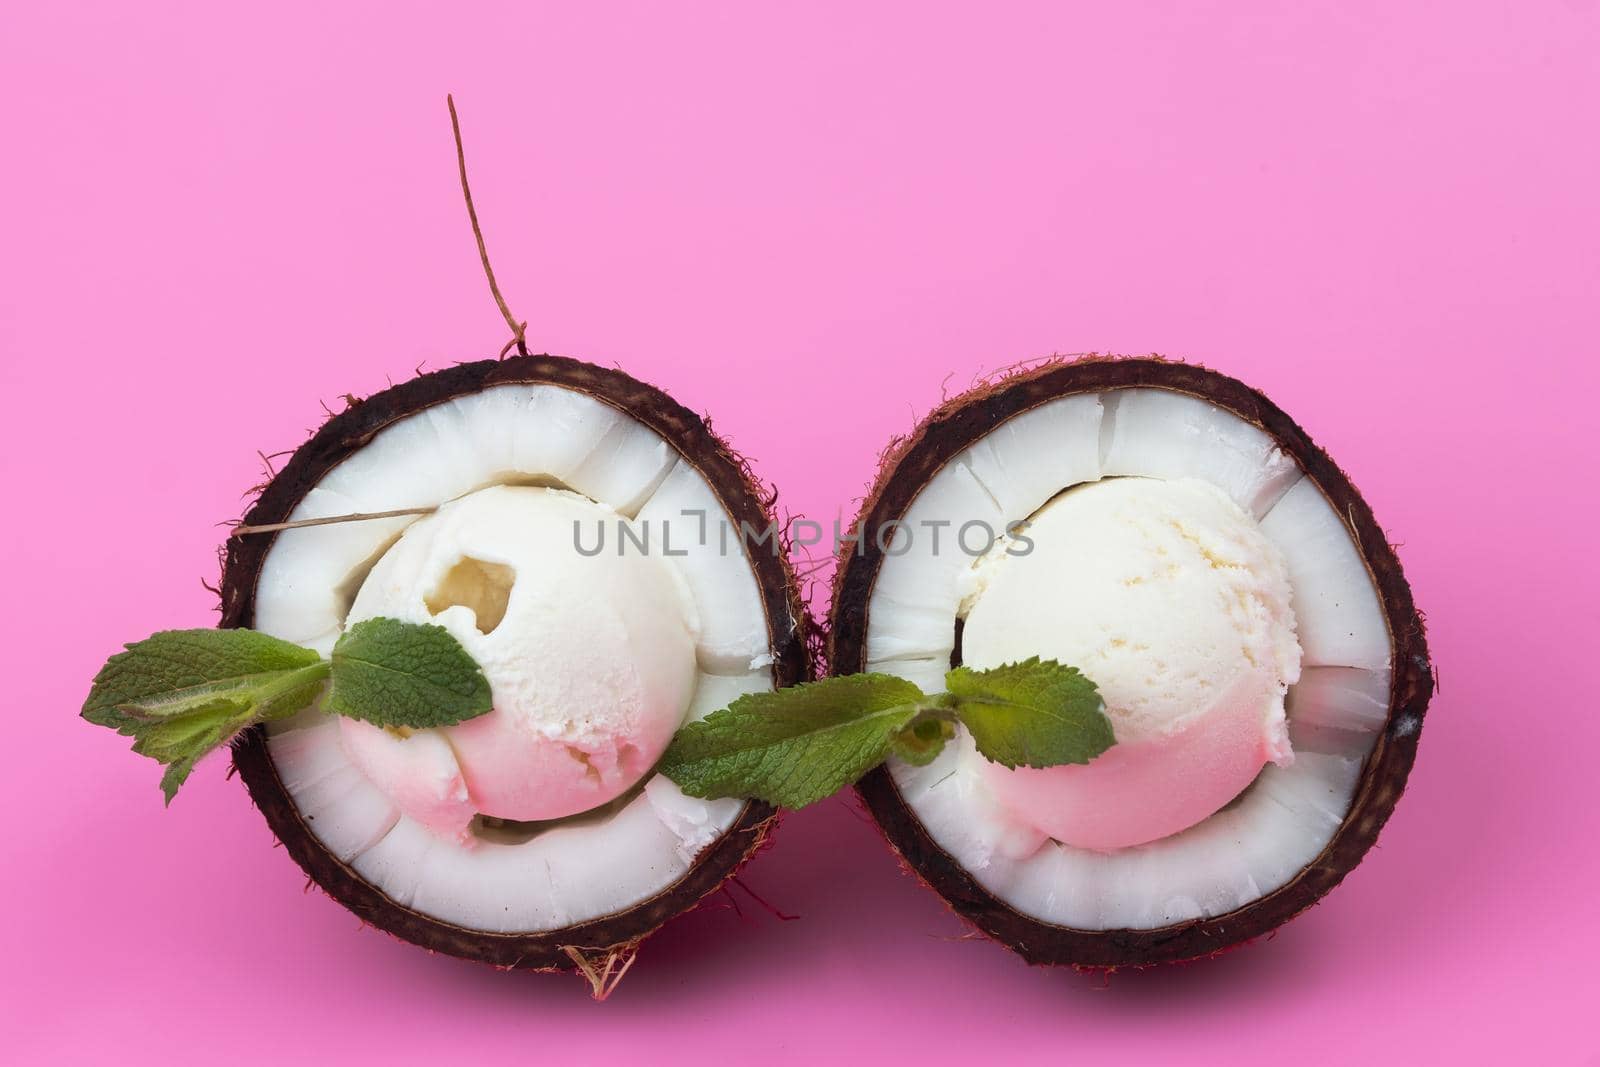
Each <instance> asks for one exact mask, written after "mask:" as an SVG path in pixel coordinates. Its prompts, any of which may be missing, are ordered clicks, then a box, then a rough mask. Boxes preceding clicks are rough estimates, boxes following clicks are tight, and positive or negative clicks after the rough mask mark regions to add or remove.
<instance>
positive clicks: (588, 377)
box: [218, 355, 810, 970]
mask: <svg viewBox="0 0 1600 1067" xmlns="http://www.w3.org/2000/svg"><path fill="white" fill-rule="evenodd" d="M518 384H539V385H555V386H561V387H565V388H569V389H573V390H575V391H578V392H582V393H585V394H586V395H588V396H591V397H592V398H594V399H596V400H598V401H601V402H602V403H605V404H607V405H609V406H611V407H613V408H615V409H617V410H619V411H621V412H622V413H624V414H626V415H628V416H630V417H631V418H634V419H636V420H638V421H639V422H640V423H642V424H644V425H645V426H647V427H649V428H650V429H652V430H654V431H655V432H656V433H658V434H660V435H661V436H662V438H664V439H665V440H666V441H667V442H668V443H669V444H671V445H672V446H673V448H674V449H675V450H676V451H677V452H678V454H679V456H680V457H681V458H682V459H683V460H684V461H686V462H688V463H690V464H691V465H693V466H694V467H695V469H696V470H698V471H699V472H700V474H701V475H702V476H703V477H705V479H706V481H707V483H708V484H709V485H710V486H711V488H712V491H713V492H714V493H715V494H716V496H717V498H718V501H719V502H720V503H721V504H722V506H723V507H724V509H725V510H726V511H727V512H728V514H729V515H730V516H731V518H732V519H733V521H734V522H735V523H738V522H741V521H748V522H750V523H751V524H752V525H753V526H754V527H756V528H761V527H762V526H764V525H765V524H766V523H768V522H775V521H776V517H775V514H774V504H775V502H776V493H775V492H773V491H771V490H769V489H767V488H766V487H765V486H763V484H762V483H761V482H760V480H759V479H757V478H756V476H755V475H754V473H753V472H752V470H751V469H750V466H749V464H748V462H747V461H746V460H745V459H744V458H743V457H741V456H740V455H738V454H737V453H736V452H734V451H733V450H732V449H731V448H729V447H728V445H727V444H726V443H725V442H724V441H723V440H722V439H721V438H720V437H718V436H717V435H716V433H715V432H713V431H712V429H711V428H710V426H709V425H708V424H707V422H706V420H704V419H703V418H702V417H701V416H699V415H697V414H695V413H694V412H693V411H691V410H689V409H688V408H686V407H684V406H683V405H681V404H679V403H678V402H677V401H675V400H673V399H672V398H671V397H670V396H668V395H667V394H666V393H665V392H664V391H662V390H660V389H658V388H656V387H655V386H652V385H649V384H647V383H644V382H641V381H639V380H638V379H636V378H633V377H631V376H630V375H628V374H626V373H625V372H623V371H621V370H619V369H614V368H609V367H601V366H597V365H595V364H591V363H586V362H583V361H581V360H576V359H571V358H567V357H562V356H551V355H529V356H521V355H518V356H511V357H508V358H505V359H501V360H480V361H476V362H471V363H459V364H455V365H454V366H451V367H447V368H443V369H441V370H436V371H432V372H428V373H423V374H418V375H417V376H416V377H414V378H411V379H409V380H408V381H405V382H402V383H400V384H398V385H391V386H390V387H389V388H387V389H384V390H383V391H381V392H378V393H375V394H373V395H372V396H370V397H367V398H366V399H365V400H353V399H352V400H351V402H350V404H349V406H348V407H346V408H345V410H343V411H341V412H339V413H338V414H336V415H333V416H332V417H331V418H329V419H328V420H327V422H325V423H324V424H323V425H322V427H321V428H320V429H318V430H317V431H316V432H315V433H314V434H313V435H312V437H311V438H310V439H309V440H307V441H306V442H305V443H304V444H302V445H301V446H300V447H299V448H297V449H296V450H295V451H294V453H293V455H292V456H291V457H290V458H289V460H288V462H287V463H285V464H284V466H283V468H282V469H281V470H280V471H278V472H277V473H276V474H275V475H274V476H273V477H272V478H271V480H269V481H268V482H267V483H266V484H265V485H264V486H262V487H260V492H259V495H258V496H257V498H256V500H255V502H254V504H253V506H252V507H251V508H250V509H249V511H248V512H247V513H246V515H245V516H244V522H245V523H246V524H250V525H261V524H269V523H275V522H281V521H284V520H285V519H287V517H288V516H289V515H290V514H291V513H292V512H293V511H294V509H295V507H296V506H297V505H298V504H299V503H300V501H301V500H302V499H303V498H304V497H305V495H306V494H307V493H308V492H310V490H311V489H312V488H314V487H315V486H316V485H317V484H318V483H319V482H320V481H321V480H322V478H323V477H324V476H325V475H326V474H327V473H328V472H329V471H330V470H331V469H332V468H333V467H334V466H335V465H336V464H338V463H339V462H341V461H343V460H344V459H346V458H348V457H349V456H350V455H352V454H354V453H355V452H356V451H358V450H359V449H361V448H362V447H364V446H365V445H367V444H368V443H370V442H371V440H372V439H373V437H375V436H376V435H377V434H378V433H379V432H381V431H382V430H383V429H385V428H386V427H388V426H390V425H392V424H393V423H395V422H397V421H399V420H400V419H403V418H406V417H408V416H411V415H415V414H418V413H419V412H421V411H423V410H425V409H427V408H430V407H434V406H436V405H438V404H443V403H447V402H448V401H450V400H452V399H455V398H456V397H460V396H465V395H469V394H472V393H476V392H480V391H482V390H485V389H489V388H492V387H495V386H500V385H518ZM277 536H278V535H277V534H276V533H270V534H254V535H249V536H238V535H235V536H233V537H231V538H229V540H228V542H227V544H226V545H225V546H224V549H223V571H222V581H221V583H220V586H219V591H220V599H221V603H222V617H221V620H220V621H219V623H218V626H219V627H222V628H229V627H238V626H247V625H249V624H250V622H251V621H252V620H253V612H254V601H255V588H256V583H257V581H258V579H259V577H260V572H261V567H262V564H263V563H264V562H265V560H266V557H267V554H268V552H270V551H271V548H272V545H273V544H274V543H275V542H276V540H277ZM770 543H771V544H772V545H773V546H774V548H773V551H771V552H751V553H749V555H748V558H749V559H750V562H751V564H752V569H753V570H754V571H755V574H756V580H757V587H758V588H759V589H760V591H761V595H762V607H763V609H764V613H765V616H766V620H767V636H768V641H769V647H770V649H771V650H772V656H773V662H772V665H771V669H772V676H773V683H774V685H775V686H778V687H780V688H781V687H784V686H788V685H792V684H794V683H796V682H799V681H803V680H805V679H806V678H807V677H808V676H809V671H810V655H809V644H808V636H807V627H808V624H809V616H808V615H807V613H806V612H805V611H804V609H803V606H802V602H801V599H800V590H799V584H798V582H797V580H796V578H795V575H794V573H793V570H792V567H791V564H790V561H789V556H788V552H787V551H785V550H783V548H782V547H781V545H780V541H779V539H777V538H775V539H773V540H772V541H771V542H770ZM785 620H787V621H788V624H789V625H788V628H787V630H785V628H784V626H783V623H784V621H785ZM232 755H233V765H234V768H235V769H236V770H237V771H238V773H239V776H240V778H241V779H243V781H244V783H245V786H246V788H247V789H248V790H249V793H250V797H251V799H252V801H253V802H254V803H255V805H256V807H257V808H258V809H260V811H261V813H262V815H263V816H264V817H265V818H266V820H267V824H268V826H269V827H270V828H271V830H272V833H273V835H274V836H275V837H276V838H277V840H278V841H280V842H281V843H282V844H283V846H284V848H285V850H286V851H287V852H288V853H289V854H290V856H291V857H293V858H294V860H295V862H296V863H297V864H299V866H300V867H301V869H302V870H304V871H305V873H306V875H307V876H308V877H309V878H310V879H311V880H312V881H313V882H315V883H316V884H317V885H318V886H320V887H321V888H322V889H323V890H324V891H325V892H326V893H328V895H329V896H331V897H333V898H334V899H335V900H336V901H338V902H339V903H340V904H342V905H343V906H344V907H345V908H347V909H348V910H349V911H351V912H352V913H353V914H355V915H356V916H357V917H358V918H360V919H361V920H362V921H363V922H364V923H366V924H368V925H371V926H374V927H376V928H378V929H380V930H383V931H384V932H386V933H389V934H391V935H393V936H395V937H398V938H400V939H402V940H404V941H408V942H410V943H412V944H415V945H417V946H419V947H422V948H425V949H428V950H430V951H434V952H442V953H445V954H447V955H451V956H457V957H461V958H464V959H470V960H476V961H479V962H484V963H488V964H491V965H493V966H496V967H500V968H504V969H518V970H575V969H577V965H576V962H575V961H574V960H573V959H572V957H571V955H569V952H568V950H569V949H576V950H578V951H580V952H581V953H583V954H584V955H585V956H586V957H593V956H603V955H606V954H610V953H618V952H632V951H633V950H634V949H635V948H636V947H637V945H638V943H639V942H640V941H642V940H643V939H644V938H645V937H647V936H648V935H649V934H651V933H653V932H654V931H655V930H657V929H658V928H659V927H661V926H662V925H663V924H664V923H666V922H667V921H669V920H671V919H673V918H675V917H676V916H678V915H680V914H682V913H684V912H686V911H688V910H690V909H691V908H693V907H694V906H695V905H696V904H697V903H698V902H699V901H700V899H701V898H703V897H705V896H707V895H708V894H710V893H713V892H715V891H716V890H717V889H718V888H719V887H721V886H722V884H723V883H724V882H725V881H727V879H729V878H731V877H732V876H733V874H734V872H735V871H737V870H738V868H739V867H740V866H741V865H742V864H743V863H744V862H745V861H746V860H747V859H749V858H750V857H751V856H752V855H753V854H754V853H755V852H756V851H758V850H759V849H760V847H761V846H762V844H763V843H764V842H765V840H766V839H767V835H768V834H769V833H770V832H771V830H772V829H773V826H774V824H775V821H776V818H777V811H776V809H774V808H773V807H771V806H770V805H767V804H764V803H761V802H759V801H749V802H747V803H746V804H745V806H744V807H743V809H742V810H741V811H740V813H739V816H738V818H737V819H735V821H734V822H733V824H732V825H731V826H730V827H729V829H728V830H726V831H725V832H724V833H723V834H722V835H720V836H719V837H718V838H717V839H716V841H714V842H713V843H712V844H711V845H710V846H708V847H707V848H705V849H704V850H702V851H701V852H700V854H699V855H698V856H696V857H695V859H694V861H693V862H692V863H691V865H690V867H689V869H688V871H686V872H685V873H684V875H682V876H681V877H680V878H679V879H677V880H676V881H674V882H673V883H671V884H670V885H668V886H666V887H664V888H663V889H661V890H660V891H658V892H657V893H656V894H654V895H652V896H651V897H648V898H646V899H645V900H643V901H640V902H639V903H637V904H635V905H633V906H631V907H629V908H625V909H623V910H621V911H618V912H614V913H611V914H609V915H604V916H600V917H598V918H595V919H592V920H588V921H585V922H583V923H577V924H574V925H572V926H567V927H562V928H558V929H555V930H548V931H541V932H532V933H494V932H491V931H484V930H476V929H473V928H470V927H465V926H460V925H458V924H454V923H449V922H446V921H444V920H441V919H437V918H434V917H432V916H429V915H426V914H423V913H422V912H419V911H416V910H414V909H412V908H410V907H407V906H405V905H403V904H400V903H399V902H398V901H395V900H394V899H393V898H391V897H389V896H388V895H387V894H385V893H384V892H383V891H382V890H381V889H380V888H378V887H377V886H376V885H374V884H373V883H372V882H370V881H368V880H367V879H365V878H364V877H362V876H361V875H360V873H359V872H357V871H356V870H355V869H354V868H353V867H351V866H349V865H348V864H346V863H344V862H343V861H341V860H340V859H339V858H338V857H337V856H335V855H334V854H333V853H332V852H330V851H329V850H328V849H327V848H326V847H325V846H324V845H323V844H322V843H321V841H320V840H318V839H317V837H316V835H315V834H314V833H313V832H312V831H311V830H310V828H309V827H308V826H307V825H306V823H305V820H304V819H303V818H302V817H301V814H300V811H299V808H298V807H297V806H296V805H295V803H294V800H293V799H292V798H291V797H290V796H289V793H288V791H287V789H285V787H284V785H283V782H282V780H281V779H280V778H279V776H278V773H277V770H276V768H275V766H274V764H273V762H272V757H271V754H270V753H269V751H268V749H267V744H266V733H265V730H264V729H263V728H262V727H260V726H257V727H255V728H253V729H251V730H248V731H246V732H245V733H244V734H242V735H241V736H240V737H239V738H238V739H237V740H236V741H235V742H234V745H233V753H232Z"/></svg>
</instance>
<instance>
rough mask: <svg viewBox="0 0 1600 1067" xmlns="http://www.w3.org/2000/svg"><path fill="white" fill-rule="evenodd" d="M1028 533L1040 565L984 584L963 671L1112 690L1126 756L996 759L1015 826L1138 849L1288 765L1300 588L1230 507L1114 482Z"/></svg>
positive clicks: (1044, 513)
mask: <svg viewBox="0 0 1600 1067" xmlns="http://www.w3.org/2000/svg"><path fill="white" fill-rule="evenodd" d="M1025 532H1026V535H1027V537H1028V538H1029V539H1030V540H1031V541H1032V543H1033V548H1032V551H1031V552H1029V553H1028V554H1026V555H1014V554H1009V553H1007V552H1005V551H1004V550H1003V548H1002V550H997V551H996V552H994V553H991V555H990V556H989V557H986V558H985V559H984V560H983V561H980V563H979V564H978V565H977V566H976V567H975V568H974V572H973V581H974V588H973V591H972V592H971V593H970V594H969V596H968V597H967V601H966V603H967V605H968V610H967V617H966V624H965V628H964V630H963V637H962V658H963V661H964V662H965V663H966V664H967V665H969V666H972V667H975V668H984V667H993V666H998V665H1000V664H1002V663H1007V662H1014V661H1017V660H1021V659H1026V658H1027V657H1029V656H1034V655H1037V656H1041V657H1043V658H1046V659H1055V660H1058V661H1060V662H1062V663H1066V664H1070V665H1072V666H1075V667H1077V668H1078V669H1080V670H1082V671H1083V672H1084V674H1086V675H1088V676H1089V678H1091V679H1092V680H1093V681H1094V682H1095V683H1096V684H1097V685H1098V686H1099V688H1100V694H1101V696H1102V697H1103V698H1104V699H1105V702H1106V714H1107V715H1108V716H1109V717H1110V719H1111V723H1112V728H1113V731H1114V732H1115V734H1116V738H1117V744H1116V745H1115V746H1113V747H1112V748H1111V749H1110V750H1108V751H1107V752H1106V753H1104V754H1103V755H1101V756H1100V757H1099V758H1098V759H1096V760H1094V761H1093V762H1091V763H1089V764H1087V765H1078V766H1064V767H1051V768H1047V769H1042V770H1035V769H1028V768H1020V769H1017V770H1007V769H1006V768H1004V767H1001V766H999V765H997V764H992V763H988V762H987V761H984V763H983V767H982V773H983V775H984V777H985V780H986V781H987V783H988V785H989V787H990V788H991V789H992V790H993V792H994V794H995V796H996V798H997V799H998V800H999V801H1000V803H1001V804H1002V805H1004V806H1005V807H1007V808H1008V809H1010V810H1011V811H1012V813H1013V814H1014V815H1016V816H1017V817H1018V819H1019V820H1021V821H1023V822H1025V823H1027V824H1029V825H1032V826H1033V827H1035V828H1036V829H1038V830H1040V831H1041V832H1043V833H1045V834H1047V835H1049V836H1050V837H1052V838H1055V839H1056V840H1058V841H1061V842H1064V843H1066V844H1069V845H1074V846H1077V847H1081V848H1091V849H1114V848H1122V847H1126V846H1130V845H1137V844H1142V843H1144V842H1147V841H1153V840H1156V839H1157V838H1161V837H1165V836H1167V835H1169V834H1173V833H1177V832H1178V831H1180V830H1184V829H1186V828H1188V827H1190V826H1193V825H1194V824H1196V823H1198V822H1200V821H1202V820H1204V819H1205V818H1207V817H1208V816H1210V815H1212V814H1213V813H1214V812H1216V811H1217V810H1218V809H1219V808H1221V807H1222V806H1223V805H1225V804H1227V803H1228V801H1230V800H1232V799H1233V798H1234V797H1235V796H1237V795H1238V794H1239V793H1240V792H1241V791H1243V790H1244V788H1245V787H1246V786H1248V785H1249V784H1250V782H1251V781H1252V780H1253V779H1254V778H1255V776H1256V775H1257V774H1258V773H1259V772H1260V770H1261V768H1262V767H1263V766H1264V765H1265V764H1266V763H1267V762H1269V761H1272V762H1278V763H1287V762H1288V761H1289V760H1291V759H1292V754H1291V752H1290V750H1289V741H1288V734H1287V727H1286V722H1285V719H1284V696H1285V694H1286V693H1287V691H1288V687H1289V686H1290V685H1291V684H1293V683H1294V682H1295V681H1296V680H1297V679H1298V678H1299V675H1300V645H1299V642H1298V640H1297V639H1296V636H1295V620H1294V613H1293V611H1292V610H1291V607H1290V599H1289V597H1290V587H1289V578H1288V572H1287V568H1286V566H1285V564H1284V561H1283V557H1282V555H1281V554H1280V553H1279V552H1278V550H1277V548H1276V547H1275V546H1274V545H1273V544H1272V543H1271V542H1270V541H1268V540H1267V538H1266V537H1265V536H1264V535H1263V534H1262V533H1261V531H1260V530H1259V529H1258V528H1257V526H1256V523H1255V521H1254V520H1253V519H1251V518H1250V517H1249V516H1248V515H1247V514H1245V512H1244V511H1243V510H1241V509H1240V508H1239V506H1238V505H1237V504H1235V503H1234V502H1233V501H1232V500H1231V499H1229V498H1228V497H1227V495H1226V494H1224V493H1223V492H1222V491H1221V490H1219V489H1217V488H1216V487H1215V486H1213V485H1211V484H1209V483H1207V482H1201V481H1197V480H1194V479H1183V480H1178V481H1170V482H1168V481H1160V480H1155V479H1146V478H1116V479H1110V480H1107V481H1103V482H1095V483H1091V484H1089V485H1084V486H1080V487H1078V488H1075V489H1073V490H1071V491H1070V492H1068V493H1065V494H1063V495H1062V496H1060V497H1058V498H1057V499H1056V500H1054V501H1052V502H1051V503H1050V504H1048V505H1046V506H1045V508H1044V509H1043V510H1041V511H1040V512H1039V513H1038V514H1037V515H1036V516H1035V517H1034V519H1033V521H1032V522H1031V523H1030V525H1029V526H1028V527H1027V529H1026V531H1025ZM1014 550H1015V546H1014V547H1013V551H1014Z"/></svg>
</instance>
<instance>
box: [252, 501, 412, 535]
mask: <svg viewBox="0 0 1600 1067" xmlns="http://www.w3.org/2000/svg"><path fill="white" fill-rule="evenodd" d="M437 510H439V509H438V508H437V507H434V506H431V505H430V506H428V507H422V508H395V509H394V510H393V511H363V512H358V513H356V514H353V515H324V516H323V517H322V518H320V519H295V520H294V521H293V522H264V523H261V524H260V525H258V526H251V525H247V524H245V523H240V524H239V525H237V526H235V527H234V528H233V532H232V536H234V537H241V536H243V535H245V534H262V533H277V532H278V531H279V530H298V529H300V528H301V527H302V526H332V525H333V524H334V523H336V522H364V521H366V520H367V519H393V518H398V517H399V516H401V515H431V514H433V513H434V512H435V511H437Z"/></svg>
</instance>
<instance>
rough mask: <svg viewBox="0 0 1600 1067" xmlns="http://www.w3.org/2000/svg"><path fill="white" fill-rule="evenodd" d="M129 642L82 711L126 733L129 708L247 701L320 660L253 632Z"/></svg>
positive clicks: (148, 714)
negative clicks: (287, 674) (288, 673)
mask: <svg viewBox="0 0 1600 1067" xmlns="http://www.w3.org/2000/svg"><path fill="white" fill-rule="evenodd" d="M125 648H126V651H123V652H119V653H117V654H116V655H115V656H112V657H111V658H110V659H109V660H107V661H106V665H105V666H104V667H102V668H100V673H99V674H97V675H95V678H94V685H93V687H92V688H91V689H90V690H89V699H88V700H87V701H85V702H84V705H83V712H82V714H83V717H84V718H85V719H88V720H89V721H90V722H92V723H94V724H95V725H97V726H109V727H111V728H112V729H114V730H118V731H119V732H121V733H124V734H131V733H132V732H133V731H132V729H131V721H132V719H133V716H131V715H130V713H129V712H126V711H124V710H123V709H124V708H137V709H138V710H139V711H140V712H141V713H142V715H141V716H140V717H142V718H160V717H162V716H171V715H182V714H187V713H189V712H193V711H198V710H203V709H204V708H205V707H206V706H207V705H209V704H211V703H212V702H214V701H223V702H231V703H238V702H240V701H243V702H248V701H249V699H250V697H249V694H250V693H252V692H254V691H255V690H256V689H258V688H259V687H260V686H262V685H264V684H267V683H269V682H271V681H272V680H273V679H275V678H277V677H278V676H279V675H280V674H281V673H282V672H284V671H293V670H297V669H299V668H302V667H309V666H312V665H314V664H316V663H317V662H318V661H319V660H320V657H319V656H318V655H317V654H316V653H315V652H313V651H312V650H311V649H309V648H301V647H300V646H299V645H292V644H290V643H289V642H287V641H280V640H278V639H277V638H276V637H268V636H267V635H266V634H262V633H256V632H255V631H254V630H164V631H162V632H161V633H158V634H153V635H152V636H150V637H148V638H146V639H145V640H143V641H138V642H135V643H134V644H131V645H127V646H125Z"/></svg>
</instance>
